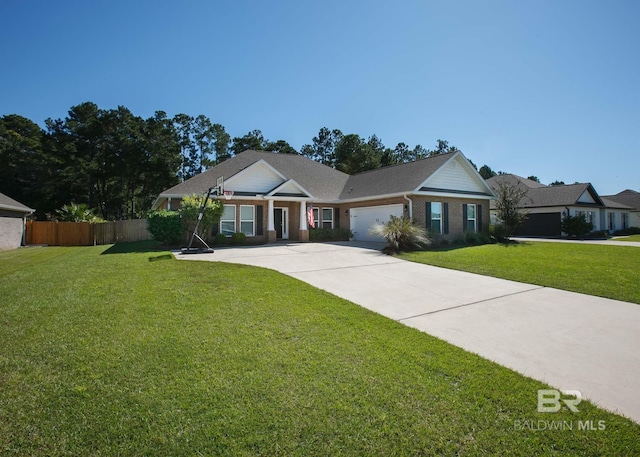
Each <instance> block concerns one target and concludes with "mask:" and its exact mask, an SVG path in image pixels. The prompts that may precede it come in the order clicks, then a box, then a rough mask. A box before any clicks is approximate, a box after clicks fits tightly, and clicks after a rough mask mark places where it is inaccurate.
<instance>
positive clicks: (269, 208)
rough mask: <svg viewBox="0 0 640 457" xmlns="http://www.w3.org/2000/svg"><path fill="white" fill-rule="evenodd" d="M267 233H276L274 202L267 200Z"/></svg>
mask: <svg viewBox="0 0 640 457" xmlns="http://www.w3.org/2000/svg"><path fill="white" fill-rule="evenodd" d="M267 203H268V204H267V231H269V232H272V231H274V230H275V229H276V228H275V225H274V224H273V200H271V199H269V200H267Z"/></svg>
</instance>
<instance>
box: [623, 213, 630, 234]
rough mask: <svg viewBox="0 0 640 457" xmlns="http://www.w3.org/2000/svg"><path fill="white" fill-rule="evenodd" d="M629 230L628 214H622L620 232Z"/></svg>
mask: <svg viewBox="0 0 640 457" xmlns="http://www.w3.org/2000/svg"><path fill="white" fill-rule="evenodd" d="M628 228H629V213H622V230H626V229H628Z"/></svg>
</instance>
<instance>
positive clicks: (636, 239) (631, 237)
mask: <svg viewBox="0 0 640 457" xmlns="http://www.w3.org/2000/svg"><path fill="white" fill-rule="evenodd" d="M611 241H634V242H636V243H640V235H628V236H616V237H614V238H612V239H611Z"/></svg>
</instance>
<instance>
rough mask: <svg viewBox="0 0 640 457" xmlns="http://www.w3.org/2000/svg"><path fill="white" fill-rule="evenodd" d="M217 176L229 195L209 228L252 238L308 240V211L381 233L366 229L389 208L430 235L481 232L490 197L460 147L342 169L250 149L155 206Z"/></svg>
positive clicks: (356, 233)
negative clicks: (349, 171) (217, 219)
mask: <svg viewBox="0 0 640 457" xmlns="http://www.w3.org/2000/svg"><path fill="white" fill-rule="evenodd" d="M219 177H224V189H225V191H233V196H232V197H231V198H230V199H229V200H225V201H223V203H224V214H223V216H222V218H221V220H220V224H219V226H218V227H217V228H216V229H214V231H220V232H222V233H224V234H226V235H229V236H230V235H231V234H232V233H234V232H243V233H245V234H246V235H247V242H250V243H271V242H274V241H276V240H294V241H308V240H309V224H308V221H309V220H310V219H311V218H312V219H313V222H314V224H313V225H314V226H315V227H316V228H325V229H335V228H341V229H346V230H349V231H351V233H352V235H353V239H354V240H359V241H382V239H381V238H378V237H376V236H374V235H372V234H370V233H369V230H370V229H371V227H372V226H373V225H374V224H376V223H384V222H386V221H387V220H388V219H389V217H390V216H391V215H393V216H406V217H409V218H411V219H413V220H415V221H416V222H417V223H418V224H419V225H421V226H423V227H426V228H427V229H428V230H429V232H430V233H431V234H432V236H434V235H435V236H442V237H447V238H454V237H459V236H462V235H464V234H465V233H468V232H472V233H486V232H487V231H488V223H489V201H490V200H491V199H493V198H495V195H494V194H493V191H492V189H491V188H490V187H489V186H488V185H487V184H486V183H485V181H484V180H483V179H482V177H481V176H480V175H479V174H478V172H477V171H476V170H475V169H474V167H473V166H472V165H471V164H470V163H469V161H468V160H467V159H466V158H465V156H464V155H463V154H462V153H461V152H454V153H448V154H441V155H437V156H433V157H429V158H426V159H421V160H417V161H415V162H410V163H406V164H400V165H394V166H389V167H385V168H379V169H376V170H372V171H368V172H364V173H360V174H356V175H347V174H345V173H342V172H340V171H338V170H335V169H333V168H330V167H327V166H325V165H322V164H320V163H318V162H315V161H313V160H311V159H308V158H306V157H303V156H299V155H293V154H277V153H271V152H264V151H252V150H248V151H244V152H242V153H241V154H238V155H236V156H235V157H233V158H231V159H228V160H226V161H224V162H222V163H220V164H219V165H216V166H215V167H213V168H211V169H209V170H207V171H205V172H204V173H201V174H199V175H197V176H194V177H193V178H191V179H189V180H187V181H185V182H183V183H180V184H178V185H176V186H174V187H172V188H170V189H167V190H165V191H164V192H162V193H161V194H160V195H159V196H158V198H157V199H156V201H155V202H154V204H153V209H156V210H157V209H170V210H175V209H178V208H179V205H180V200H181V199H182V197H184V196H185V195H191V194H203V193H205V192H206V191H207V190H208V189H209V188H211V187H213V186H215V184H216V180H217V179H218V178H219ZM309 216H311V217H309ZM312 230H313V229H312Z"/></svg>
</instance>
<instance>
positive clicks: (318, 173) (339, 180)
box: [160, 150, 349, 201]
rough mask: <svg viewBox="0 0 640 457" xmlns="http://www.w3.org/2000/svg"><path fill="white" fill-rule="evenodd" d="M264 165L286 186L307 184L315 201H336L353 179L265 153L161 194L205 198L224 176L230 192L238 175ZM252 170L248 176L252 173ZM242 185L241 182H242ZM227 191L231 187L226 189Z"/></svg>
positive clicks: (286, 156)
mask: <svg viewBox="0 0 640 457" xmlns="http://www.w3.org/2000/svg"><path fill="white" fill-rule="evenodd" d="M260 161H263V162H264V163H265V164H267V165H268V167H270V168H271V169H273V170H274V171H275V172H276V173H279V174H280V175H281V176H282V177H283V179H282V181H281V182H280V183H277V185H279V184H282V182H284V181H286V180H288V179H292V180H294V181H295V182H296V183H301V182H302V183H304V189H305V191H306V192H307V193H309V194H310V195H313V197H314V198H316V199H319V200H327V201H332V200H335V199H337V198H338V195H339V194H340V191H341V190H342V188H343V187H344V184H345V183H346V182H347V179H348V178H349V175H347V174H346V173H343V172H341V171H338V170H334V169H333V168H330V167H327V166H326V165H322V164H321V163H318V162H315V161H313V160H311V159H308V158H306V157H304V156H299V155H296V154H276V153H273V152H264V151H253V150H247V151H244V152H242V153H240V154H238V155H236V156H234V157H232V158H230V159H228V160H225V161H224V162H222V163H220V164H218V165H216V166H215V167H213V168H210V169H209V170H207V171H205V172H203V173H200V174H199V175H196V176H194V177H193V178H191V179H188V180H187V181H184V182H182V183H180V184H178V185H176V186H173V187H172V188H170V189H167V190H165V191H164V192H162V193H161V194H160V197H181V196H183V195H190V194H201V193H204V192H206V191H207V190H208V189H209V188H211V187H213V186H215V183H216V179H217V178H218V177H220V176H224V178H225V182H229V186H228V189H229V190H234V191H235V190H236V189H234V188H233V181H234V179H232V178H234V177H235V176H236V175H238V174H239V173H241V172H243V171H244V170H247V169H248V168H250V167H251V166H252V165H254V164H256V162H260ZM250 172H251V170H248V171H247V172H246V173H250ZM239 181H241V180H239ZM225 187H227V186H226V185H225ZM274 187H276V185H273V186H271V188H269V189H267V190H265V194H266V193H268V192H269V191H273V188H274Z"/></svg>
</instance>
